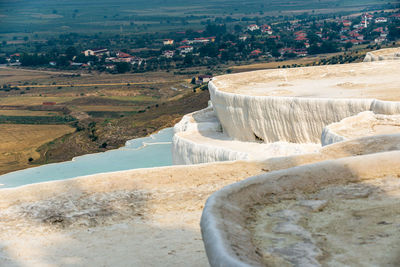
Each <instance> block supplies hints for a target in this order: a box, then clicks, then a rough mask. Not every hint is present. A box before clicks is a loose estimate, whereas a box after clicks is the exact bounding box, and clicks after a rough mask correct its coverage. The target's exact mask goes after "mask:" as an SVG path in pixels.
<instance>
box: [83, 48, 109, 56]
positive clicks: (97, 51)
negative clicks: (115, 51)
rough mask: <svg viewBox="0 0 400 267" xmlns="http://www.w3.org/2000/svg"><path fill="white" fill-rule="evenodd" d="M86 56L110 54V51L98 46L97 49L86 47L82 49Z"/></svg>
mask: <svg viewBox="0 0 400 267" xmlns="http://www.w3.org/2000/svg"><path fill="white" fill-rule="evenodd" d="M83 53H84V54H85V56H86V57H88V56H103V55H107V56H109V55H110V52H109V51H108V49H107V48H98V49H88V50H85V51H83Z"/></svg>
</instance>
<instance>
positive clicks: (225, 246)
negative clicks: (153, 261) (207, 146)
mask: <svg viewBox="0 0 400 267" xmlns="http://www.w3.org/2000/svg"><path fill="white" fill-rule="evenodd" d="M399 55H400V54H399V53H398V49H388V50H384V51H377V52H373V53H369V54H368V55H367V57H366V59H365V62H364V63H357V64H349V65H334V66H324V67H312V68H298V69H289V70H287V69H286V70H282V69H281V70H267V71H256V72H251V73H241V74H234V75H226V76H221V77H217V78H215V79H214V80H213V81H212V82H211V83H210V86H209V88H210V95H211V100H212V103H213V107H214V110H215V113H216V115H217V117H218V119H219V121H220V123H221V125H222V129H223V132H224V133H225V134H226V135H228V136H230V137H231V138H232V139H236V140H241V141H253V142H254V141H256V140H258V141H259V140H262V141H264V142H266V143H272V142H277V141H288V142H292V143H307V142H314V143H319V142H321V143H322V145H326V146H324V147H322V148H321V149H320V151H319V152H317V153H311V154H304V155H294V156H287V157H279V158H269V159H267V160H266V161H264V163H265V164H266V167H265V169H266V170H267V171H269V172H268V173H266V174H261V175H258V176H254V177H251V178H248V179H245V180H243V181H240V182H238V183H235V184H231V185H229V186H227V187H225V188H223V189H221V190H219V191H217V192H216V193H214V194H213V195H212V196H211V197H210V198H209V199H208V200H207V203H206V205H205V208H204V210H203V215H202V219H201V229H202V236H203V241H204V244H205V248H206V252H207V256H208V259H209V262H210V265H211V266H326V265H329V266H343V265H357V266H378V265H380V266H382V265H384V266H399V265H400V258H399V251H400V247H399V245H398V240H399V239H400V234H399V231H398V226H399V225H400V224H399V222H400V212H399V211H400V210H399V208H398V207H399V205H400V179H399V177H400V145H399V141H400V124H399V122H400V115H399V114H400V102H398V101H399V100H400V98H399V96H400V90H399V89H400V77H399V75H397V73H396V72H397V70H398V69H399V67H400V61H397V60H396V59H398V57H399ZM371 61H376V62H371ZM360 137H361V138H360ZM200 143H201V142H200ZM388 151H390V152H388ZM367 154H368V155H367ZM304 164H308V165H304ZM275 170H276V171H275ZM383 233H384V234H383Z"/></svg>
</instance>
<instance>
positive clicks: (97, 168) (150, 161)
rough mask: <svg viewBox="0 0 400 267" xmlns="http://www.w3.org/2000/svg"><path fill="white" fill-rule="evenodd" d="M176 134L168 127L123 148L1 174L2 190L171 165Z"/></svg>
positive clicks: (131, 141)
mask: <svg viewBox="0 0 400 267" xmlns="http://www.w3.org/2000/svg"><path fill="white" fill-rule="evenodd" d="M172 136H173V129H172V128H167V129H164V130H161V131H160V132H158V133H157V134H154V135H151V136H149V137H144V138H138V139H133V140H129V141H127V142H126V144H125V146H124V147H121V148H119V149H115V150H109V151H106V152H104V153H96V154H88V155H84V156H80V157H76V158H74V159H73V160H72V161H67V162H61V163H52V164H47V165H43V166H40V167H34V168H29V169H25V170H21V171H16V172H11V173H7V174H4V175H0V189H1V188H7V187H16V186H21V185H26V184H34V183H40V182H47V181H53V180H64V179H69V178H74V177H78V176H84V175H90V174H95V173H104V172H114V171H122V170H130V169H138V168H150V167H160V166H169V165H172V152H171V143H172Z"/></svg>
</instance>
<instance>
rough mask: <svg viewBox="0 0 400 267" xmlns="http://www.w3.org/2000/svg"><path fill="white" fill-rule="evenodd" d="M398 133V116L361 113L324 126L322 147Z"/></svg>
mask: <svg viewBox="0 0 400 267" xmlns="http://www.w3.org/2000/svg"><path fill="white" fill-rule="evenodd" d="M394 133H400V115H381V114H374V113H373V112H371V111H365V112H361V113H359V114H357V115H355V116H352V117H348V118H344V119H343V120H341V121H340V122H336V123H332V124H330V125H328V126H326V127H325V128H324V129H323V131H322V136H321V143H322V145H323V146H325V145H329V144H332V143H335V142H341V141H345V140H349V139H354V138H359V137H363V136H372V135H381V134H394Z"/></svg>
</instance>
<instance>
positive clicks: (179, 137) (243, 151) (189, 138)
mask: <svg viewBox="0 0 400 267" xmlns="http://www.w3.org/2000/svg"><path fill="white" fill-rule="evenodd" d="M174 132H175V134H174V139H173V146H172V155H173V162H174V164H198V163H207V162H216V161H233V160H266V159H268V158H272V157H283V156H289V155H298V154H304V153H312V152H316V151H318V150H319V149H320V148H321V146H320V145H319V144H312V143H310V144H296V143H288V142H274V143H262V142H244V141H239V140H233V139H232V138H230V137H229V136H227V135H226V134H225V133H224V132H222V127H221V124H220V123H219V121H218V118H217V117H216V115H215V113H214V110H213V108H212V107H208V108H206V109H203V110H200V111H196V112H193V113H191V114H187V115H185V116H184V117H183V118H182V120H181V121H180V122H179V123H177V124H176V125H175V127H174Z"/></svg>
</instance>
